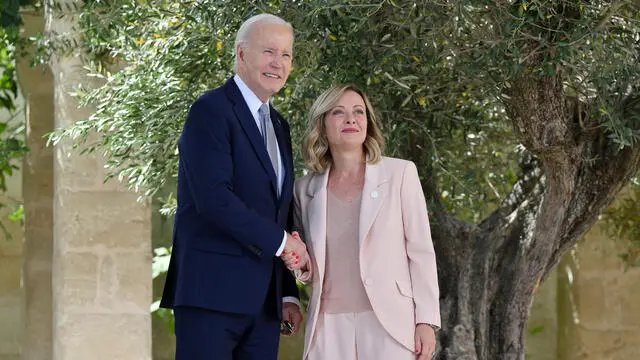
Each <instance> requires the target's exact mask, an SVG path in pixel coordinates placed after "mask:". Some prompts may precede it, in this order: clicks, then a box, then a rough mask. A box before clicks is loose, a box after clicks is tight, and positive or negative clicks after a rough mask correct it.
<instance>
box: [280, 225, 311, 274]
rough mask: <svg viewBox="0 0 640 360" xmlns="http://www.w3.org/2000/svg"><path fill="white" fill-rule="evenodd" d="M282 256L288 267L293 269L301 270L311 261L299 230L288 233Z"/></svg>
mask: <svg viewBox="0 0 640 360" xmlns="http://www.w3.org/2000/svg"><path fill="white" fill-rule="evenodd" d="M280 258H281V259H282V261H284V264H285V265H286V266H287V269H289V270H291V271H294V270H301V269H303V268H305V267H306V265H307V264H308V263H309V254H308V253H307V246H306V245H305V243H304V242H303V241H302V239H300V235H299V234H298V232H297V231H294V232H293V233H292V234H291V235H290V234H287V242H286V244H285V245H284V250H283V251H282V254H281V255H280Z"/></svg>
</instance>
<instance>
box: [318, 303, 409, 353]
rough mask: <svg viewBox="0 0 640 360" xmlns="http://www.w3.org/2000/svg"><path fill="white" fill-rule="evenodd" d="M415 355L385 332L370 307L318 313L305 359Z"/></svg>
mask: <svg viewBox="0 0 640 360" xmlns="http://www.w3.org/2000/svg"><path fill="white" fill-rule="evenodd" d="M415 359H416V355H415V354H414V353H413V352H412V351H411V350H409V349H407V348H406V347H405V346H403V345H402V344H400V343H399V342H398V341H396V340H395V339H394V338H392V337H391V335H389V333H387V331H386V330H385V329H384V327H382V324H380V322H379V321H378V318H377V317H376V315H375V314H374V312H373V311H365V312H359V313H342V314H328V313H324V312H320V313H318V321H317V323H316V331H315V333H314V339H313V340H312V342H311V348H310V349H309V354H308V355H307V358H306V360H415Z"/></svg>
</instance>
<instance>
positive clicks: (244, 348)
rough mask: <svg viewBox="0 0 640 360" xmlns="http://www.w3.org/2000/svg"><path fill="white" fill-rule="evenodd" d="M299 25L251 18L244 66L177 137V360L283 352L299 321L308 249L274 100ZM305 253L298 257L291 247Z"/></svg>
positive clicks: (246, 359) (272, 359) (170, 304)
mask: <svg viewBox="0 0 640 360" xmlns="http://www.w3.org/2000/svg"><path fill="white" fill-rule="evenodd" d="M292 48H293V28H292V27H291V24H289V23H287V22H285V21H284V20H282V19H280V18H279V17H277V16H274V15H270V14H262V15H257V16H254V17H252V18H251V19H249V20H247V21H246V22H245V23H244V24H243V25H242V26H241V27H240V29H239V30H238V34H237V37H236V44H235V51H236V75H235V76H234V77H233V78H231V79H229V80H228V81H227V82H226V83H225V84H224V85H223V86H222V87H220V88H217V89H215V90H213V91H210V92H207V93H205V94H204V95H202V96H201V97H200V98H198V99H197V100H196V102H195V103H194V104H193V105H192V106H191V109H190V110H189V114H188V116H187V120H186V122H185V124H184V129H183V131H182V134H181V136H180V139H179V141H178V148H179V152H180V162H179V171H178V209H177V213H176V216H175V225H174V235H173V252H172V255H171V263H170V265H169V271H168V273H167V280H166V284H165V288H164V294H163V296H162V302H161V306H162V307H166V308H172V309H173V310H174V314H175V334H176V342H177V344H176V360H258V359H259V360H276V359H277V352H278V342H279V336H280V324H281V321H284V320H286V321H288V322H289V323H291V324H292V325H293V334H295V332H297V330H298V328H299V325H300V323H301V321H302V314H301V313H300V309H299V301H298V299H297V297H298V290H297V287H296V283H295V280H294V278H293V276H292V275H291V273H290V272H289V271H288V270H287V268H286V267H285V265H284V263H283V260H282V256H285V254H286V256H287V259H286V260H287V263H288V264H289V265H290V267H291V269H293V268H297V267H299V266H302V265H303V264H302V263H303V261H302V259H306V255H307V254H306V247H305V245H304V243H303V242H302V241H300V239H299V238H298V237H293V236H291V235H290V234H289V233H287V232H286V231H285V229H287V228H288V226H289V224H290V223H289V221H288V220H289V205H290V202H291V198H292V189H293V181H294V173H293V156H292V151H291V138H290V133H289V124H288V123H287V121H286V120H285V119H283V118H282V117H281V116H280V114H278V113H277V112H276V111H275V110H274V109H273V108H272V107H271V106H270V104H269V98H270V97H271V96H272V95H274V94H276V93H277V92H278V91H279V90H280V89H281V88H282V87H283V86H284V84H285V82H286V80H287V78H288V77H289V73H290V70H291V61H292V56H293V53H292V50H293V49H292ZM292 255H293V257H294V259H295V258H297V257H300V259H301V260H300V261H299V262H300V264H299V265H297V266H294V265H292V264H293V263H292V261H291V256H292Z"/></svg>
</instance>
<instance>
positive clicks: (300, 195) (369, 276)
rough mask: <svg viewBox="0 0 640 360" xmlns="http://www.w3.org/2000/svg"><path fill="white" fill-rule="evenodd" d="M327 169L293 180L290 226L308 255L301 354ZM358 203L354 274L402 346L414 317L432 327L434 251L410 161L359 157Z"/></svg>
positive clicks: (315, 304) (311, 312) (312, 315)
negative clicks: (357, 249) (309, 273)
mask: <svg viewBox="0 0 640 360" xmlns="http://www.w3.org/2000/svg"><path fill="white" fill-rule="evenodd" d="M328 174H329V171H326V172H324V173H323V174H309V175H306V176H304V177H302V178H300V179H299V180H297V181H296V183H295V188H294V206H295V209H294V211H295V212H294V226H295V228H296V229H297V230H298V231H300V232H301V235H302V238H303V239H304V240H305V241H306V243H307V248H308V251H309V255H310V256H311V260H312V262H313V274H312V286H313V290H312V294H311V299H310V301H309V307H308V309H307V310H308V315H307V322H306V333H305V346H304V348H305V350H304V356H303V359H304V358H306V356H307V353H308V351H309V349H310V347H311V341H313V334H314V331H315V327H316V319H317V316H318V310H319V308H320V306H319V305H320V294H322V284H323V281H324V269H325V260H326V259H325V249H326V233H327V232H326V226H327V180H328ZM362 191H363V192H362V204H361V208H360V220H359V236H358V241H359V242H360V276H361V278H362V282H363V284H364V286H365V290H366V292H367V296H368V297H369V301H370V302H371V306H372V307H373V311H374V313H375V314H376V316H377V317H378V319H379V320H380V323H381V324H382V325H383V326H384V328H385V329H386V330H387V332H388V333H389V334H391V336H392V337H393V338H395V339H396V340H397V341H398V342H400V343H401V344H403V345H404V346H406V347H407V348H408V349H409V350H410V351H413V350H414V349H415V348H414V333H415V326H416V323H428V324H432V325H436V326H440V304H439V300H438V298H439V290H438V276H437V270H436V257H435V253H434V250H433V243H432V241H431V231H430V228H429V217H428V214H427V206H426V201H425V198H424V194H423V192H422V187H421V185H420V180H419V178H418V171H417V169H416V166H415V164H414V163H413V162H411V161H406V160H400V159H394V158H388V157H384V158H383V159H382V161H380V162H379V163H377V164H367V165H366V171H365V179H364V189H363V190H362Z"/></svg>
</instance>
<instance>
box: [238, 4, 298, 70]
mask: <svg viewBox="0 0 640 360" xmlns="http://www.w3.org/2000/svg"><path fill="white" fill-rule="evenodd" d="M256 24H272V25H284V26H287V27H288V28H289V29H290V30H291V35H293V26H291V24H290V23H289V22H287V21H285V20H284V19H282V18H280V17H278V16H276V15H273V14H259V15H254V16H252V17H250V18H249V19H247V20H246V21H245V22H243V23H242V25H240V29H239V30H238V33H237V34H236V41H235V43H234V44H233V53H234V55H235V64H234V65H233V70H234V71H237V70H238V45H240V46H242V47H243V48H244V47H247V43H248V42H249V36H250V35H251V30H252V29H253V27H254V25H256Z"/></svg>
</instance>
